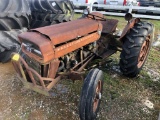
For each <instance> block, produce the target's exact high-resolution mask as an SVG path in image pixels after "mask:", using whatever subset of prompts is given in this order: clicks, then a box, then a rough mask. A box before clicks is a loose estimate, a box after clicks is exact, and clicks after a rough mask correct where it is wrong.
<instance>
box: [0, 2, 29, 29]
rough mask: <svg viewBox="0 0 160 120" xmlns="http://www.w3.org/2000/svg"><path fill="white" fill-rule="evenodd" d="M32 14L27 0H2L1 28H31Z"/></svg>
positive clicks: (0, 11)
mask: <svg viewBox="0 0 160 120" xmlns="http://www.w3.org/2000/svg"><path fill="white" fill-rule="evenodd" d="M30 14H31V11H30V7H29V3H28V1H27V0H1V1H0V30H3V31H10V30H11V29H22V28H24V27H25V28H29V24H30Z"/></svg>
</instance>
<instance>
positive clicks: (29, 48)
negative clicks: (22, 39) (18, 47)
mask: <svg viewBox="0 0 160 120" xmlns="http://www.w3.org/2000/svg"><path fill="white" fill-rule="evenodd" d="M22 46H24V48H25V50H26V51H28V52H31V53H33V54H36V55H38V56H40V57H42V53H41V51H40V50H38V49H35V48H34V47H33V44H31V43H22Z"/></svg>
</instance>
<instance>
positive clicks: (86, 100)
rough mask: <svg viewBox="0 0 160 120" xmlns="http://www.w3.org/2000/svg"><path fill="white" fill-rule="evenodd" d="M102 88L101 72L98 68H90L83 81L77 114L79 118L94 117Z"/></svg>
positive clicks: (86, 119)
mask: <svg viewBox="0 0 160 120" xmlns="http://www.w3.org/2000/svg"><path fill="white" fill-rule="evenodd" d="M102 88H103V72H102V71H101V70H99V69H93V70H91V71H90V72H89V73H88V75H87V77H86V79H85V81H84V84H83V87H82V92H81V96H80V106H79V116H80V119H81V120H94V119H96V116H97V113H98V111H99V106H100V101H101V94H102Z"/></svg>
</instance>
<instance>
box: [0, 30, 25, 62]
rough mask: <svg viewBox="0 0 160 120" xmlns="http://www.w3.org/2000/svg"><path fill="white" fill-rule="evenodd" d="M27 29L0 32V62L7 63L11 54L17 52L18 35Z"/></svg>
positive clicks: (18, 47) (18, 45)
mask: <svg viewBox="0 0 160 120" xmlns="http://www.w3.org/2000/svg"><path fill="white" fill-rule="evenodd" d="M26 31H27V29H26V28H23V29H22V30H12V31H0V62H3V63H5V62H8V61H9V60H10V56H11V53H12V52H18V51H19V49H20V44H19V41H18V37H17V36H18V34H20V33H22V32H26Z"/></svg>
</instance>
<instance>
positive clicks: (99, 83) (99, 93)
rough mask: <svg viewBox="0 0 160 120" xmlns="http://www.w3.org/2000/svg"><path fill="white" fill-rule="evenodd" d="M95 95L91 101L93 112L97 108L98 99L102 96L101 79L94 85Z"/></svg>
mask: <svg viewBox="0 0 160 120" xmlns="http://www.w3.org/2000/svg"><path fill="white" fill-rule="evenodd" d="M95 92H96V93H95V97H94V101H93V111H94V112H95V111H96V110H97V107H98V104H99V101H100V99H101V98H102V93H101V92H102V82H101V80H99V81H98V84H97V87H96V91H95Z"/></svg>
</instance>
